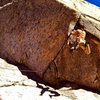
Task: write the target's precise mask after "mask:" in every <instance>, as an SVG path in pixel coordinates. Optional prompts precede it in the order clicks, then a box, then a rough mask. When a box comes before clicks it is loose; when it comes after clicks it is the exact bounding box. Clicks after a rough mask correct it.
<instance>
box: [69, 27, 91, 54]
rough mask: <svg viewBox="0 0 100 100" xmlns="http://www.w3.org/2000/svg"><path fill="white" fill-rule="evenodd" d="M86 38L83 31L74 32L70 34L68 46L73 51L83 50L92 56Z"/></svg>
mask: <svg viewBox="0 0 100 100" xmlns="http://www.w3.org/2000/svg"><path fill="white" fill-rule="evenodd" d="M85 37H86V32H85V31H83V30H81V29H77V30H73V31H72V32H71V33H70V35H69V37H68V42H67V44H68V45H69V46H70V49H71V51H73V50H76V49H78V48H82V49H83V51H84V52H85V53H86V54H90V53H91V50H90V45H89V43H88V42H86V40H85Z"/></svg>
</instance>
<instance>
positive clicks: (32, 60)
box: [0, 0, 100, 91]
mask: <svg viewBox="0 0 100 100" xmlns="http://www.w3.org/2000/svg"><path fill="white" fill-rule="evenodd" d="M92 8H94V10H95V11H96V12H94V10H93V9H92ZM84 9H85V10H84ZM98 13H100V9H99V8H98V7H96V6H93V5H92V4H89V3H87V2H85V1H79V0H18V1H17V0H14V1H12V2H10V3H7V4H6V5H5V6H1V7H0V57H1V58H4V59H6V60H8V61H10V62H11V63H14V64H21V65H24V66H27V67H29V68H30V69H31V70H32V71H34V72H35V73H37V74H38V75H39V76H40V77H41V78H42V79H44V80H45V81H46V82H48V83H49V84H51V85H58V84H59V83H60V84H61V82H62V81H71V82H75V83H77V84H80V85H83V86H86V87H89V88H92V89H96V90H99V91H100V79H99V77H100V74H99V73H100V68H99V66H100V63H99V62H100V57H99V56H98V55H99V54H100V16H99V15H98ZM80 28H82V29H83V30H84V31H86V32H87V35H86V41H87V42H89V44H90V48H91V54H89V55H86V54H85V53H84V52H83V50H82V49H80V48H79V49H77V50H74V51H73V52H71V51H70V47H69V45H68V44H67V40H68V34H69V33H70V32H71V31H72V30H74V29H80Z"/></svg>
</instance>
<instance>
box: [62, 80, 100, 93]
mask: <svg viewBox="0 0 100 100" xmlns="http://www.w3.org/2000/svg"><path fill="white" fill-rule="evenodd" d="M63 87H66V88H69V87H70V89H69V90H79V89H84V90H86V91H90V92H93V93H97V94H99V95H100V91H97V90H95V89H91V88H89V87H86V86H83V85H79V84H76V83H74V82H69V81H66V82H65V85H64V86H63Z"/></svg>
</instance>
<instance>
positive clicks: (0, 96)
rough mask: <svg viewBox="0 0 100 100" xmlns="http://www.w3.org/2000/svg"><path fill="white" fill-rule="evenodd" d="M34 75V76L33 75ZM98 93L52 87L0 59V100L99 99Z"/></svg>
mask: <svg viewBox="0 0 100 100" xmlns="http://www.w3.org/2000/svg"><path fill="white" fill-rule="evenodd" d="M34 77H35V76H34ZM99 99H100V95H99V94H97V93H93V92H90V91H86V90H84V89H81V88H79V89H77V90H75V89H74V90H73V89H72V87H71V86H69V87H63V88H60V89H57V90H55V89H53V88H51V87H49V86H46V85H43V84H41V83H38V86H37V84H36V81H33V80H31V79H28V78H27V77H26V76H25V75H22V74H21V72H20V70H19V69H18V68H17V66H14V65H11V64H8V63H7V62H6V61H4V60H3V59H0V100H99Z"/></svg>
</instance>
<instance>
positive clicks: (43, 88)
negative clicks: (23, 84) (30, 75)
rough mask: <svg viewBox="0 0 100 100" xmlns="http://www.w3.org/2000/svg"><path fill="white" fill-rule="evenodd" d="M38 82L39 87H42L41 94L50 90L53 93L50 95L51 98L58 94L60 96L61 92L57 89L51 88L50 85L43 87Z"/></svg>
mask: <svg viewBox="0 0 100 100" xmlns="http://www.w3.org/2000/svg"><path fill="white" fill-rule="evenodd" d="M36 83H37V88H40V89H42V90H41V93H40V95H41V96H42V95H43V94H44V93H45V92H50V93H51V94H50V95H49V96H50V98H52V97H56V96H60V94H59V93H58V92H56V91H53V90H50V89H49V87H43V86H42V85H40V84H39V83H38V82H36Z"/></svg>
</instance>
